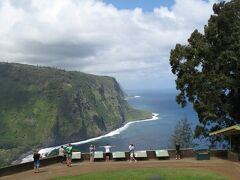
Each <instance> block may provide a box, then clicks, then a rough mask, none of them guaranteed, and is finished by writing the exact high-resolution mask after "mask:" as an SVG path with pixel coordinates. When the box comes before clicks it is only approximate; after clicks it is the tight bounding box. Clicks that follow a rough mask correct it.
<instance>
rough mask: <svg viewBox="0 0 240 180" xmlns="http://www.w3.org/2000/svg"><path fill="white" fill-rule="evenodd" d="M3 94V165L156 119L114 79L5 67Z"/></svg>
mask: <svg viewBox="0 0 240 180" xmlns="http://www.w3.org/2000/svg"><path fill="white" fill-rule="evenodd" d="M0 95H1V96H0V166H4V165H7V164H9V163H10V162H11V161H12V160H14V159H16V158H18V156H19V155H20V154H21V153H23V152H26V151H29V150H32V149H34V148H39V147H42V146H53V145H58V144H62V143H68V142H74V141H79V140H81V139H86V138H90V137H94V136H98V135H101V134H103V133H107V132H109V131H111V130H113V129H115V128H117V127H120V126H122V125H123V124H124V123H125V122H127V121H128V120H136V119H145V118H149V117H151V113H146V112H144V111H141V110H135V109H133V108H132V107H130V106H129V105H128V104H127V102H126V101H125V100H124V93H123V92H122V90H121V89H120V86H119V85H118V83H117V82H116V80H115V79H114V78H111V77H101V76H95V75H89V74H84V73H81V72H67V71H64V70H58V69H54V68H48V67H37V66H30V65H21V64H10V63H0Z"/></svg>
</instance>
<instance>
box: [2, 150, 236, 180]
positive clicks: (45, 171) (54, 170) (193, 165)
mask: <svg viewBox="0 0 240 180" xmlns="http://www.w3.org/2000/svg"><path fill="white" fill-rule="evenodd" d="M125 153H126V159H124V160H121V161H119V160H113V159H112V157H110V161H109V162H106V161H105V154H104V158H103V159H101V160H97V161H96V162H94V163H90V162H89V154H88V153H83V154H82V158H81V159H79V160H75V161H73V164H72V167H67V165H66V164H61V163H58V157H51V158H47V159H42V160H41V166H40V173H34V172H33V162H28V163H23V164H18V165H13V166H9V167H5V168H1V169H0V180H2V179H3V180H5V179H6V180H15V179H18V180H23V179H24V180H30V179H34V180H35V179H36V180H37V179H39V180H40V179H41V180H42V179H51V178H54V177H60V176H69V175H71V176H74V175H79V174H84V173H89V172H104V171H111V170H117V169H129V168H132V169H135V168H136V169H139V168H181V169H182V168H184V169H199V170H208V171H211V172H215V173H218V174H220V175H221V176H224V177H226V178H228V179H233V180H235V179H236V180H237V179H239V177H240V176H239V174H240V163H239V161H238V162H233V161H229V160H227V158H228V153H227V151H225V150H211V152H210V153H211V158H210V160H201V161H198V160H196V159H195V158H194V154H195V152H194V151H193V149H183V150H181V153H182V157H183V159H181V160H176V159H175V150H168V153H169V158H168V159H157V157H156V154H155V151H147V158H144V159H139V161H138V162H137V163H129V161H128V157H129V153H128V152H125Z"/></svg>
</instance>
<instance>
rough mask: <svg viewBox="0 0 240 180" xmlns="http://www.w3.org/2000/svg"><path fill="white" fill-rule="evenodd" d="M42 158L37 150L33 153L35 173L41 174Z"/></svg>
mask: <svg viewBox="0 0 240 180" xmlns="http://www.w3.org/2000/svg"><path fill="white" fill-rule="evenodd" d="M40 157H41V155H40V154H39V153H38V151H37V150H35V151H34V153H33V160H34V161H33V162H34V173H39V166H40Z"/></svg>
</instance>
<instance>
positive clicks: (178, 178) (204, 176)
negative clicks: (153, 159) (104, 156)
mask: <svg viewBox="0 0 240 180" xmlns="http://www.w3.org/2000/svg"><path fill="white" fill-rule="evenodd" d="M78 179H81V180H84V179H86V180H90V179H100V180H101V179H103V180H108V179H109V180H112V179H114V180H122V179H131V180H135V179H136V180H146V179H149V180H151V179H152V180H160V179H161V180H163V179H164V180H168V179H169V180H186V179H187V180H191V179H193V180H226V178H224V177H221V176H220V175H218V174H216V173H212V172H209V171H206V170H199V169H169V168H162V169H159V168H151V169H125V170H114V171H107V172H95V173H86V174H81V175H79V176H67V177H59V178H54V179H52V180H78Z"/></svg>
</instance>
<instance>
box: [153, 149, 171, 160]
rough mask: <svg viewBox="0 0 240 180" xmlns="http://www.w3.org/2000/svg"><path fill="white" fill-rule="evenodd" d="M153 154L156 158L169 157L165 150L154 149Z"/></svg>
mask: <svg viewBox="0 0 240 180" xmlns="http://www.w3.org/2000/svg"><path fill="white" fill-rule="evenodd" d="M155 154H156V157H157V158H169V154H168V151H167V150H156V151H155Z"/></svg>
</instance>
